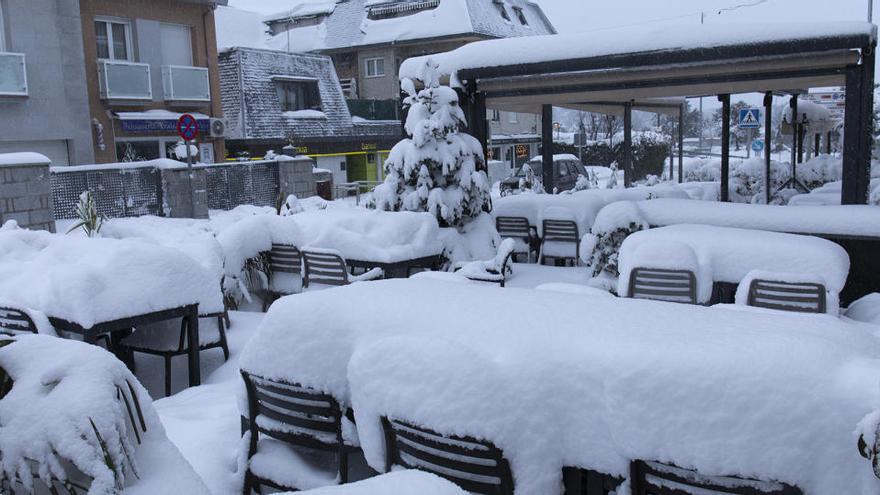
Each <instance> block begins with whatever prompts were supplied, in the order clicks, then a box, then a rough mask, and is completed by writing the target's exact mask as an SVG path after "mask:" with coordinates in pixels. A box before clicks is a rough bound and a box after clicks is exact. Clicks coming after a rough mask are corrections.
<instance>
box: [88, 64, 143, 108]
mask: <svg viewBox="0 0 880 495" xmlns="http://www.w3.org/2000/svg"><path fill="white" fill-rule="evenodd" d="M98 83H99V85H100V87H101V98H103V99H105V100H152V99H153V87H152V85H151V84H150V64H137V63H134V62H126V61H122V60H100V61H98Z"/></svg>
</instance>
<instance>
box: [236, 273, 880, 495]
mask: <svg viewBox="0 0 880 495" xmlns="http://www.w3.org/2000/svg"><path fill="white" fill-rule="evenodd" d="M512 309H513V310H512ZM876 333H877V329H876V327H872V326H869V325H864V324H858V323H854V322H850V321H847V320H845V319H839V318H833V317H830V316H827V315H795V314H781V313H779V312H770V311H762V310H757V309H755V308H746V309H744V310H740V309H736V308H729V307H701V306H690V305H680V304H672V303H663V302H657V301H648V300H634V299H621V298H606V297H591V296H585V295H580V294H566V293H558V292H550V291H537V290H529V289H513V288H506V289H499V288H495V287H488V286H483V285H471V284H461V283H450V282H444V281H439V280H432V279H429V278H420V279H409V280H386V281H380V282H374V283H371V284H355V285H352V286H348V287H342V288H338V289H334V290H332V291H323V292H314V293H308V294H303V295H300V296H297V297H294V298H286V299H282V300H280V301H278V302H277V303H276V304H274V305H273V306H272V308H271V309H270V310H269V312H268V314H267V316H266V318H265V320H264V322H263V324H262V326H261V328H260V330H259V332H258V333H257V335H256V336H254V338H253V339H252V340H251V341H250V343H249V344H248V345H247V347H246V348H245V350H244V351H243V353H242V357H241V367H242V368H243V369H244V370H246V371H248V372H251V373H256V374H259V375H264V376H268V377H271V378H277V379H285V380H289V381H292V382H296V383H301V384H304V385H307V386H311V387H315V388H317V389H319V390H321V391H325V392H328V393H330V394H332V395H333V396H335V397H337V398H338V399H339V400H340V401H341V402H342V403H343V404H352V405H353V407H354V411H355V416H356V419H357V428H358V435H359V438H360V442H361V445H362V446H363V448H364V451H365V453H366V456H367V459H368V462H369V463H370V465H371V466H373V467H374V468H377V469H382V468H383V467H384V452H383V445H384V442H383V436H382V429H381V424H380V422H379V417H380V416H383V415H385V416H391V417H398V418H402V419H407V420H409V421H412V422H416V423H418V424H422V425H425V426H427V427H430V428H431V429H434V430H437V431H441V432H444V433H448V434H455V435H466V436H474V437H478V438H485V439H489V440H491V441H492V442H493V443H495V444H496V445H497V446H498V447H499V448H501V449H502V450H503V451H504V454H505V456H506V457H507V458H508V459H509V460H510V462H511V468H512V469H513V472H514V475H515V478H516V484H517V493H519V494H542V493H558V492H560V491H561V475H560V473H561V469H562V467H563V466H568V465H576V466H581V467H585V468H588V469H595V470H597V471H601V472H605V473H608V474H611V475H615V476H624V477H625V476H626V475H627V469H628V465H629V464H628V463H629V461H630V460H632V459H648V460H658V461H662V462H668V463H674V464H676V465H679V466H683V467H689V468H695V469H698V470H700V471H701V472H705V473H717V474H739V475H741V476H745V477H756V478H765V479H775V480H779V481H783V482H788V483H791V484H795V485H798V486H800V487H801V488H802V489H804V491H805V493H808V494H812V495H822V494H829V495H831V494H839V493H847V494H853V495H875V494H876V493H878V490H880V480H878V479H876V478H874V477H873V474H872V473H871V468H870V466H869V464H868V463H867V462H865V461H864V460H863V459H862V458H861V457H860V456H859V454H858V452H857V450H856V436H854V434H853V431H855V430H856V428H857V425H858V424H859V422H860V421H861V420H862V419H863V418H864V417H866V416H867V415H868V414H869V413H871V412H872V411H874V410H876V408H877V406H878V404H880V387H878V382H880V378H878V377H880V339H878V336H877V335H876Z"/></svg>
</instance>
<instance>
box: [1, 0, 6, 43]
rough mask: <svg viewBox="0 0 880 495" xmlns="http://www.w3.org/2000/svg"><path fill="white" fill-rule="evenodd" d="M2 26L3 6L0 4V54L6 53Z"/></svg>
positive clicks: (4, 33) (4, 32)
mask: <svg viewBox="0 0 880 495" xmlns="http://www.w3.org/2000/svg"><path fill="white" fill-rule="evenodd" d="M3 26H4V24H3V4H2V3H0V52H5V51H6V31H4V27H3Z"/></svg>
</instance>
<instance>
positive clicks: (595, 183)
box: [587, 170, 599, 189]
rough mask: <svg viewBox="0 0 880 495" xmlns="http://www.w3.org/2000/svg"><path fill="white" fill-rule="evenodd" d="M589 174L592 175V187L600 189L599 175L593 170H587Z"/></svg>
mask: <svg viewBox="0 0 880 495" xmlns="http://www.w3.org/2000/svg"><path fill="white" fill-rule="evenodd" d="M587 174H589V176H590V188H591V189H598V188H599V177H598V176H597V175H596V173H595V172H593V171H592V170H590V171H589V172H587Z"/></svg>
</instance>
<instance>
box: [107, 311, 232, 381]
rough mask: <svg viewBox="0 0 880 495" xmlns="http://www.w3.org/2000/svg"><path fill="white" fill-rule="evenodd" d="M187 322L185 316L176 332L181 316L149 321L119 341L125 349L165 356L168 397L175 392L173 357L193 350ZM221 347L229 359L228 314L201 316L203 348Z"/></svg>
mask: <svg viewBox="0 0 880 495" xmlns="http://www.w3.org/2000/svg"><path fill="white" fill-rule="evenodd" d="M186 326H187V325H186V319H183V320H181V323H180V325H179V327H180V332H179V333H178V332H175V330H176V329H177V327H178V323H177V320H168V321H162V322H158V323H153V324H149V325H145V326H142V327H138V328H136V329H135V330H134V332H133V333H132V334H131V335H129V336H127V337H125V338H124V339H122V341H121V342H120V343H119V347H120V349H121V350H123V351H124V352H127V353H134V352H140V353H143V354H151V355H153V356H161V357H162V358H163V359H164V360H165V397H168V396H169V395H171V358H173V357H174V356H183V355H185V354H187V353H188V352H189V342H187V338H186V333H187V332H186V331H187V328H186ZM217 347H219V348H220V349H222V350H223V359H224V360H227V359H229V346H228V345H227V343H226V329H225V325H224V314H223V313H218V314H212V315H202V316H199V351H205V350H208V349H215V348H217Z"/></svg>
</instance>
